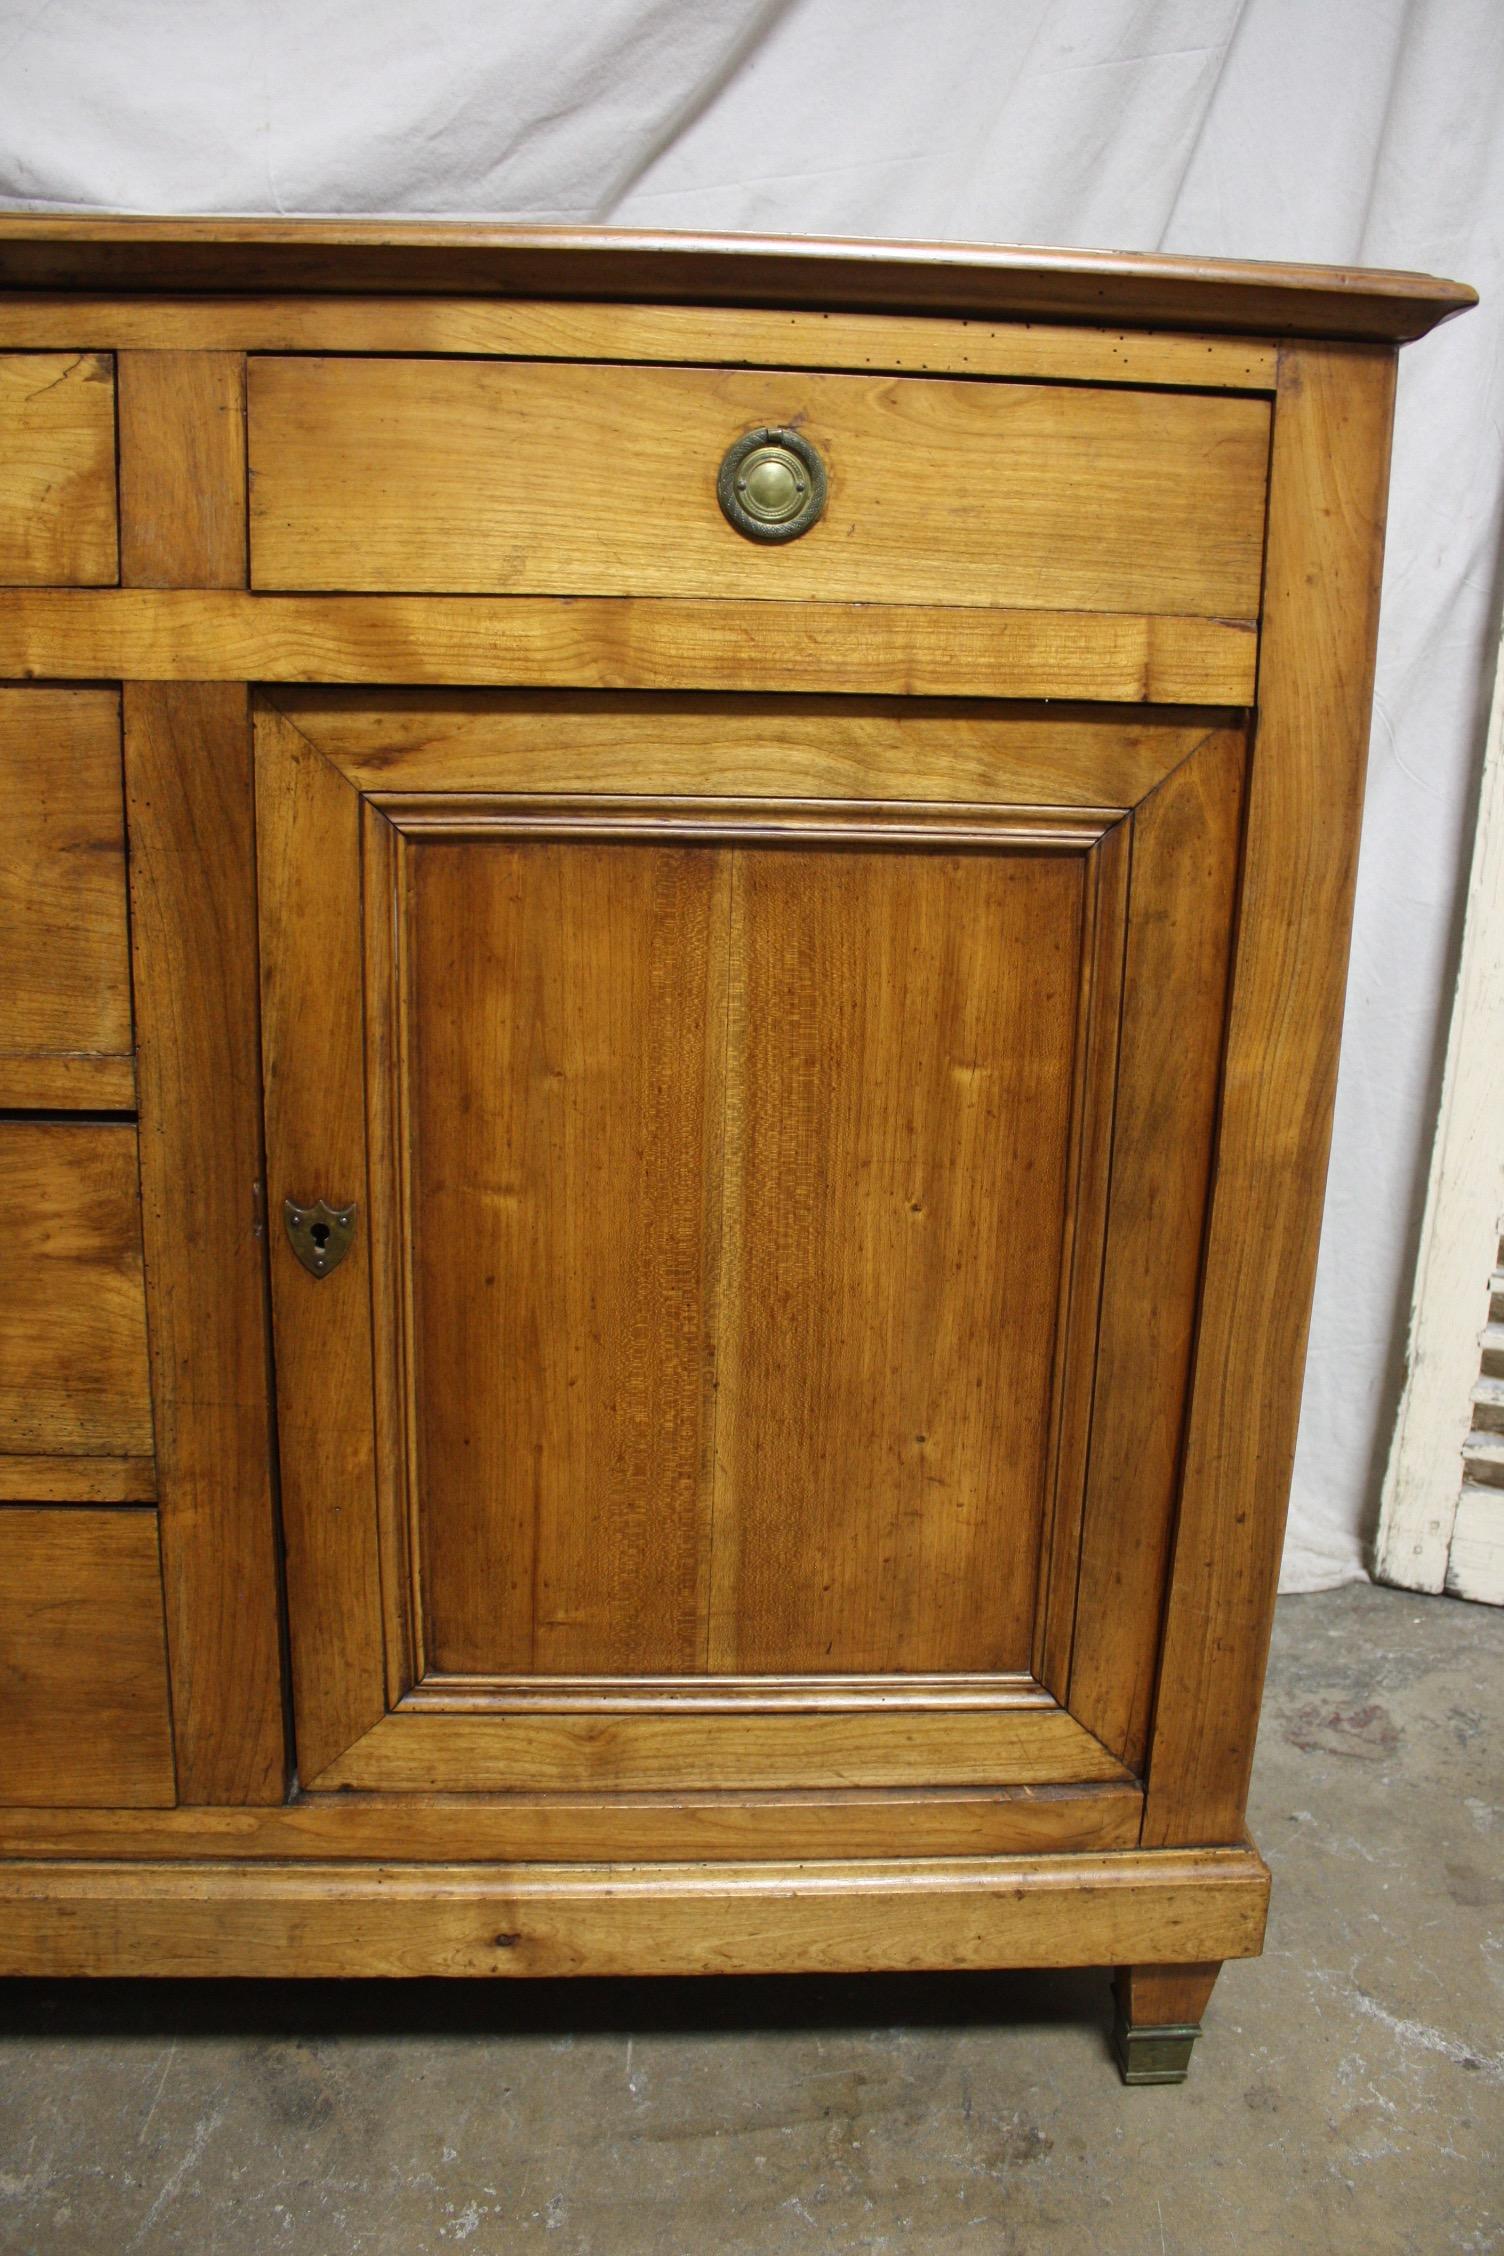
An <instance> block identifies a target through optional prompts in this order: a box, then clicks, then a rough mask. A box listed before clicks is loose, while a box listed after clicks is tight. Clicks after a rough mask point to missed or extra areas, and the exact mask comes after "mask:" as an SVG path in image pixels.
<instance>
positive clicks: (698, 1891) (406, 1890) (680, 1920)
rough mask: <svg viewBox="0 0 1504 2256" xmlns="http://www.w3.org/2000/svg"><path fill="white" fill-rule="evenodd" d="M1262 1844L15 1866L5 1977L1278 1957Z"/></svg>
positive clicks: (9, 1874) (2, 1951) (3, 1916)
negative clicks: (908, 1857)
mask: <svg viewBox="0 0 1504 2256" xmlns="http://www.w3.org/2000/svg"><path fill="white" fill-rule="evenodd" d="M1268 1893H1269V1875H1268V1873H1267V1871H1266V1870H1265V1868H1264V1866H1263V1865H1262V1864H1261V1863H1260V1862H1259V1860H1258V1858H1257V1857H1256V1856H1255V1855H1254V1854H1253V1853H1252V1851H1251V1850H1237V1849H1231V1850H1221V1851H1216V1850H1210V1851H1201V1852H1199V1853H1192V1852H1184V1851H1182V1852H1180V1853H1175V1852H1171V1853H1169V1854H1164V1853H1161V1854H1159V1855H1144V1854H1137V1855H1135V1854H1132V1853H1125V1854H1120V1855H1117V1856H1088V1857H1049V1856H1045V1857H1016V1858H1014V1857H995V1858H994V1857H970V1858H965V1859H962V1860H958V1861H956V1862H953V1863H952V1862H947V1861H945V1860H942V1859H927V1860H924V1861H922V1862H914V1863H902V1862H894V1861H892V1860H888V1861H885V1862H877V1861H872V1862H864V1863H844V1864H843V1863H819V1864H806V1865H801V1866H789V1867H785V1868H783V1869H779V1868H777V1867H772V1868H770V1867H769V1866H767V1865H736V1864H716V1863H704V1864H693V1865H684V1864H678V1865H676V1864H658V1865H639V1866H633V1865H618V1866H615V1867H613V1868H611V1869H609V1870H608V1869H603V1868H600V1867H596V1868H591V1867H589V1866H586V1867H583V1868H581V1867H579V1866H567V1865H566V1866H561V1865H532V1866H525V1865H524V1866H517V1865H513V1866H499V1867H497V1866H492V1867H489V1868H488V1867H486V1866H476V1865H448V1866H446V1865H429V1866H423V1865H402V1864H397V1865H376V1866H364V1867H362V1866H355V1867H351V1866H348V1865H335V1866H328V1865H324V1866H321V1865H317V1864H313V1865H282V1866H278V1865H251V1864H246V1865H241V1866H237V1865H234V1864H221V1865H200V1866H195V1865H192V1864H158V1865H151V1864H146V1865H140V1866H137V1867H135V1868H131V1867H128V1866H122V1865H119V1864H108V1863H98V1864H89V1863H70V1864H46V1863H27V1864H14V1865H8V1866H5V1867H4V1868H3V1870H0V1973H9V1972H12V1971H16V1970H19V1969H22V1968H24V1969H26V1970H27V1971H28V1972H34V1973H38V1974H47V1975H65V1974H104V1975H109V1974H127V1973H137V1972H139V1971H140V1970H141V1968H142V1967H150V1968H152V1969H153V1970H154V1971H155V1972H157V1973H159V1974H180V1975H182V1974H188V1975H203V1974H212V1975H216V1976H224V1975H249V1974H275V1975H277V1976H278V1977H279V1978H282V1979H285V1978H287V1977H288V1976H294V1977H296V1976H301V1975H344V1974H366V1975H370V1974H385V1975H398V1974H402V1975H416V1974H446V1975H476V1976H489V1975H497V1974H510V1975H557V1974H633V1973H637V1972H639V1971H640V1970H641V1968H642V1967H644V1966H652V1967H654V1968H655V1969H657V1970H658V1971H659V1972H661V1973H666V1974H667V1973H677V1974H733V1973H738V1974H754V1973H771V1972H774V1971H778V1972H787V1973H822V1972H823V1973H838V1972H847V1973H855V1972H860V1971H873V1972H875V1971H878V1970H881V1969H887V1970H890V1971H893V1970H898V1969H902V1968H923V1967H956V1968H963V1967H977V1968H982V1967H992V1966H1076V1965H1088V1966H1090V1965H1114V1964H1124V1963H1130V1962H1133V1961H1144V1962H1150V1963H1154V1964H1161V1965H1162V1964H1166V1963H1174V1962H1175V1961H1177V1960H1185V1961H1196V1960H1204V1959H1205V1958H1206V1956H1207V1954H1208V1953H1212V1954H1214V1955H1215V1956H1216V1957H1218V1958H1219V1959H1221V1958H1245V1957H1251V1956H1253V1955H1254V1954H1256V1953H1257V1951H1258V1949H1259V1947H1260V1943H1261V1940H1262V1936H1263V1931H1264V1918H1265V1912H1266V1908H1267V1903H1268Z"/></svg>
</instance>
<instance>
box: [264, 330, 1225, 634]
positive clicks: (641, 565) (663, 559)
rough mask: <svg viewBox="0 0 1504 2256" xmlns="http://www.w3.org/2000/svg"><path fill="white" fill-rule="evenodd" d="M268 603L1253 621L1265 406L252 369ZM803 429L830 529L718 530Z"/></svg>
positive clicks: (474, 366)
mask: <svg viewBox="0 0 1504 2256" xmlns="http://www.w3.org/2000/svg"><path fill="white" fill-rule="evenodd" d="M249 418H250V461H251V477H252V486H251V533H250V539H251V579H252V584H253V585H254V586H256V587H258V588H269V589H270V588H281V589H330V590H355V591H360V590H379V589H393V590H407V591H434V592H438V591H448V592H451V593H454V592H459V593H523V592H535V593H554V594H567V595H587V594H589V595H627V594H644V595H655V596H679V597H686V596H691V597H692V596H713V597H722V598H735V599H738V600H748V599H757V598H769V599H772V598H780V599H785V600H787V599H803V598H807V597H808V598H823V599H826V600H835V601H849V602H854V603H868V604H872V603H892V604H966V605H993V604H995V605H1003V606H1021V607H1024V608H1029V609H1034V610H1062V611H1127V612H1133V613H1150V614H1154V613H1161V614H1186V615H1191V616H1195V617H1201V618H1219V619H1225V618H1242V619H1247V618H1251V617H1253V616H1254V615H1255V614H1256V612H1257V610H1258V603H1259V577H1260V569H1261V557H1262V547H1263V523H1264V488H1265V479H1266V473H1267V465H1268V445H1269V409H1268V405H1267V403H1266V402H1265V401H1263V400H1261V399H1256V398H1252V397H1240V396H1232V395H1213V394H1199V395H1198V394H1191V393H1181V392H1169V391H1136V390H1133V389H1131V388H1128V387H1121V388H1113V387H1094V386H1088V385H1075V386H1069V385H1049V384H1014V383H991V382H963V381H947V380H943V379H931V378H917V377H894V376H886V375H884V376H873V375H824V374H818V375H811V374H809V373H808V372H786V371H778V370H752V371H748V370H743V369H711V368H666V367H651V368H649V367H637V366H620V365H613V366H609V367H607V366H597V365H591V364H577V363H561V362H525V361H517V362H507V361H489V360H396V359H381V358H332V357H326V358H318V357H309V358H281V357H277V356H268V357H265V358H260V359H253V360H252V362H251V364H250V376H249ZM762 425H789V426H795V427H797V428H798V429H799V430H800V431H801V432H802V433H803V435H804V436H805V438H806V439H808V440H809V441H810V442H811V443H812V444H813V445H814V446H815V448H816V449H817V450H818V452H819V454H820V456H821V459H822V461H823V462H824V464H825V466H826V470H827V473H828V478H829V498H828V503H827V507H826V510H825V514H824V516H823V517H822V518H821V520H820V521H819V522H818V523H817V524H816V525H814V526H813V527H812V528H811V530H810V531H809V532H808V533H806V534H805V535H804V536H803V537H802V538H800V539H797V540H794V541H791V542H789V543H787V544H784V545H780V546H769V545H764V544H762V543H759V542H755V541H750V540H748V539H746V538H744V537H743V536H742V535H741V534H740V533H738V532H735V531H734V530H733V529H732V527H731V526H730V525H729V524H728V523H727V522H726V520H725V518H724V517H723V515H722V513H721V510H720V508H719V506H718V503H717V500H716V474H717V471H718V469H719V467H720V463H721V460H722V457H723V456H724V454H725V452H726V449H727V448H728V447H729V446H730V445H731V444H732V442H733V441H734V440H736V439H738V438H740V437H741V436H742V435H743V434H744V433H746V432H748V431H751V430H755V429H757V428H759V427H760V426H762Z"/></svg>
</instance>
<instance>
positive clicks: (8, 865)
mask: <svg viewBox="0 0 1504 2256" xmlns="http://www.w3.org/2000/svg"><path fill="white" fill-rule="evenodd" d="M131 1040H132V1037H131V983H130V950H129V942H128V937H127V924H126V880H125V810H124V804H123V791H122V779H121V765H120V700H119V697H118V695H117V694H116V692H115V691H114V690H108V689H22V688H15V689H0V1107H5V1108H16V1109H26V1108H36V1109H38V1110H43V1111H59V1110H72V1109H86V1110H90V1111H95V1112H108V1111H116V1110H120V1111H129V1110H131V1109H132V1107H133V1106H134V1103H135V1070H134V1060H133V1058H132V1055H131Z"/></svg>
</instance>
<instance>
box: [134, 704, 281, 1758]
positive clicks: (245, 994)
mask: <svg viewBox="0 0 1504 2256" xmlns="http://www.w3.org/2000/svg"><path fill="white" fill-rule="evenodd" d="M125 769H126V804H127V815H128V820H129V826H130V842H131V866H130V876H131V941H132V951H133V959H134V968H135V982H136V1006H137V1018H138V1041H139V1085H140V1107H141V1205H142V1232H143V1238H144V1242H145V1251H146V1291H147V1323H148V1333H149V1339H150V1351H151V1366H152V1390H153V1402H154V1409H155V1416H156V1431H157V1456H158V1466H159V1474H160V1483H161V1486H160V1497H161V1515H162V1555H163V1569H164V1576H165V1584H166V1596H167V1629H168V1651H169V1656H170V1659H171V1664H172V1699H173V1715H174V1722H175V1735H176V1745H177V1759H178V1786H179V1792H180V1795H181V1797H182V1798H183V1800H185V1801H193V1802H264V1801H275V1800H278V1799H279V1798H280V1796H281V1793H282V1783H283V1729H282V1672H281V1656H280V1644H279V1633H278V1613H277V1609H278V1591H277V1559H276V1537H275V1525H274V1519H273V1504H272V1493H271V1420H270V1412H269V1408H268V1399H267V1336H266V1305H265V1272H264V1242H263V1224H262V1209H261V1189H262V1159H261V1124H260V1081H259V1069H258V1060H257V1008H256V920H255V874H254V870H255V863H254V846H253V836H252V803H251V769H250V731H249V726H248V714H247V700H246V693H245V691H244V689H242V688H239V687H237V686H234V685H228V684H223V683H195V682H176V683H155V682H154V683H131V684H129V685H128V686H127V688H126V690H125Z"/></svg>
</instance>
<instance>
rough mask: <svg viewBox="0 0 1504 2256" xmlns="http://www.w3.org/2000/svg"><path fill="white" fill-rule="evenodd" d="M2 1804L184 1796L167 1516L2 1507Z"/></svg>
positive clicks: (137, 1802)
mask: <svg viewBox="0 0 1504 2256" xmlns="http://www.w3.org/2000/svg"><path fill="white" fill-rule="evenodd" d="M0 1686H3V1687H4V1693H3V1697H0V1803H5V1804H8V1805H11V1806H17V1805H19V1806H20V1807H22V1808H25V1807H28V1806H34V1807H39V1808H56V1807H59V1806H65V1807H66V1806H67V1805H69V1804H72V1805H73V1806H75V1807H77V1806H80V1805H83V1806H88V1805H90V1804H97V1805H101V1806H105V1807H114V1808H142V1807H148V1808H149V1807H158V1808H160V1807H163V1806H165V1805H167V1804H169V1803H171V1802H172V1800H173V1799H174V1792H173V1775H172V1745H171V1738H170V1733H169V1725H168V1710H167V1648H166V1639H165V1633H164V1630H163V1623H162V1579H161V1569H160V1567H159V1564H158V1559H157V1523H156V1514H155V1513H153V1512H57V1511H23V1510H16V1509H10V1510H0Z"/></svg>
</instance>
